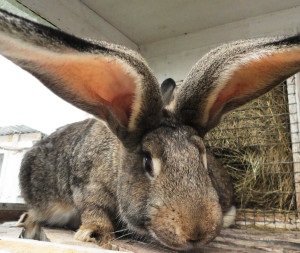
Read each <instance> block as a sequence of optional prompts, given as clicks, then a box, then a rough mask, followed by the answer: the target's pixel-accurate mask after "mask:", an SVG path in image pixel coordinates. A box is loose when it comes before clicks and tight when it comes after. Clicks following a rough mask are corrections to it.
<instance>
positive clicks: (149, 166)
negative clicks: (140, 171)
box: [143, 153, 154, 177]
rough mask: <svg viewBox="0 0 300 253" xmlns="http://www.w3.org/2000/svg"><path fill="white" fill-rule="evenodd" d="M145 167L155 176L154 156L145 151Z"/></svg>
mask: <svg viewBox="0 0 300 253" xmlns="http://www.w3.org/2000/svg"><path fill="white" fill-rule="evenodd" d="M143 167H144V170H145V171H146V172H147V173H148V174H149V175H150V176H151V177H154V171H153V161H152V157H151V155H150V154H149V153H145V154H144V157H143Z"/></svg>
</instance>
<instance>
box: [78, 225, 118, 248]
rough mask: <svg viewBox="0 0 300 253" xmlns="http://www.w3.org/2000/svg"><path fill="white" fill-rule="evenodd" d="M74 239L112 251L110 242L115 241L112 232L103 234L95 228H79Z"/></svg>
mask: <svg viewBox="0 0 300 253" xmlns="http://www.w3.org/2000/svg"><path fill="white" fill-rule="evenodd" d="M74 237H75V239H76V240H79V241H83V242H94V243H97V244H99V245H100V246H101V247H102V248H105V249H112V245H111V244H110V242H111V241H112V240H114V239H115V236H114V234H112V232H104V231H102V230H101V229H100V228H99V227H97V226H81V227H80V228H79V229H78V231H77V232H76V233H75V236H74Z"/></svg>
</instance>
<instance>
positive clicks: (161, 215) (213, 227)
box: [148, 203, 223, 250]
mask: <svg viewBox="0 0 300 253" xmlns="http://www.w3.org/2000/svg"><path fill="white" fill-rule="evenodd" d="M190 204H191V205H193V204H192V203H190ZM151 217H152V219H151V225H150V226H149V227H148V230H149V232H150V233H151V235H152V237H154V238H155V239H156V240H158V241H159V242H160V243H161V244H163V245H165V246H167V247H169V248H173V249H176V250H189V249H197V248H199V247H201V246H203V245H205V244H207V243H209V242H211V241H212V240H213V239H214V238H215V237H216V236H217V235H218V234H219V233H220V231H221V228H222V222H223V221H222V211H221V207H220V205H219V203H212V204H206V205H205V206H203V205H202V206H201V205H199V206H198V208H197V209H194V208H193V210H191V209H189V208H187V207H186V206H185V207H183V208H170V207H169V206H165V207H162V208H160V209H159V210H157V212H155V213H152V215H151Z"/></svg>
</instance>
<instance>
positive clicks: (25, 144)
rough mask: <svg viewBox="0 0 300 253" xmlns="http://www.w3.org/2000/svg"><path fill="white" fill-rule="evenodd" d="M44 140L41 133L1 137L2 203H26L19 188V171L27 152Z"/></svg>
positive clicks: (0, 171)
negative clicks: (2, 156) (36, 143)
mask: <svg viewBox="0 0 300 253" xmlns="http://www.w3.org/2000/svg"><path fill="white" fill-rule="evenodd" d="M41 138H42V134H41V133H28V134H11V135H6V136H0V154H4V158H3V163H2V166H1V168H0V203H24V200H23V198H22V197H21V194H20V188H19V171H20V165H21V161H22V159H23V156H24V154H25V152H26V151H27V150H28V149H29V148H30V147H32V145H33V144H34V143H35V142H37V141H39V140H40V139H41Z"/></svg>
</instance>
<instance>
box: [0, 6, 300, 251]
mask: <svg viewBox="0 0 300 253" xmlns="http://www.w3.org/2000/svg"><path fill="white" fill-rule="evenodd" d="M28 34H29V36H28ZM7 37H9V38H10V39H11V40H13V41H16V40H17V41H18V42H17V45H16V46H13V47H10V44H9V41H8V40H7ZM293 38H296V39H293ZM1 40H3V41H2V43H1V44H0V52H1V54H3V55H4V56H5V57H7V58H8V59H10V60H12V61H13V62H15V63H16V64H18V65H20V66H21V67H22V68H24V69H26V70H28V71H29V72H31V73H32V74H33V75H35V76H37V77H38V78H40V80H42V81H43V83H44V84H45V85H46V86H47V87H48V88H50V89H51V90H52V91H53V92H55V93H56V94H58V95H59V96H61V97H62V98H64V99H65V100H67V101H69V102H71V103H73V104H74V105H76V106H78V107H80V108H82V109H84V110H86V111H87V112H90V113H92V114H94V115H95V116H96V117H98V118H100V119H102V120H103V121H99V120H96V119H89V120H85V121H82V122H78V123H74V124H70V125H68V126H65V127H62V128H60V129H58V130H57V131H56V132H54V133H53V134H51V135H50V136H49V137H47V138H46V139H44V140H42V141H40V142H39V143H37V144H36V145H34V146H33V148H32V149H31V150H30V151H28V152H27V153H26V155H25V157H24V159H23V161H22V166H21V172H20V185H21V190H22V195H23V197H24V199H25V201H26V203H27V204H28V206H29V208H30V210H29V212H28V214H27V215H24V216H23V218H21V219H20V224H19V225H20V226H24V227H25V231H24V232H23V233H22V235H23V237H25V238H32V239H42V238H41V237H43V235H42V234H41V232H40V231H41V229H40V228H41V225H43V224H50V225H60V226H63V225H69V226H71V227H77V226H79V225H80V224H81V226H80V228H79V229H78V230H77V232H76V234H75V238H77V239H79V240H83V241H94V242H97V243H99V244H101V245H102V246H107V245H108V244H109V242H110V241H111V240H112V239H114V238H115V234H114V231H118V230H119V229H123V228H127V229H129V230H131V231H133V232H134V233H136V234H137V235H139V236H146V237H150V238H152V239H156V240H157V241H158V242H160V243H162V244H164V245H166V246H168V247H170V248H174V249H176V250H187V249H191V248H192V249H194V248H198V247H201V245H203V244H205V243H208V242H210V241H211V240H213V239H214V238H215V237H216V236H217V235H218V234H219V233H220V230H221V228H222V225H223V224H222V223H223V215H226V213H227V211H228V210H231V206H232V204H233V188H232V184H231V180H230V176H229V175H228V174H227V172H226V171H225V170H224V169H223V168H222V166H221V164H219V163H218V162H217V161H216V160H215V158H214V157H213V156H212V155H211V154H209V153H208V154H206V149H205V147H204V144H203V141H202V139H201V137H200V136H199V134H200V135H204V134H205V132H206V131H208V130H209V129H210V128H211V127H213V126H214V125H216V124H217V122H218V121H219V120H220V117H221V115H222V114H223V113H225V112H227V111H228V110H229V109H233V108H234V107H237V106H239V105H240V104H242V103H244V102H246V101H249V100H250V99H252V98H254V97H256V96H258V95H261V94H262V93H263V92H265V91H267V90H268V89H269V88H271V87H272V86H274V85H275V83H276V84H277V83H278V82H279V81H281V80H282V78H285V77H287V76H288V75H290V74H292V73H294V72H295V70H296V69H297V70H299V69H300V64H299V59H298V60H297V61H296V62H293V63H292V64H291V65H289V68H286V69H283V72H282V73H276V74H275V77H274V78H273V79H272V82H271V84H267V85H264V84H262V87H259V88H258V90H253V91H252V92H250V93H249V94H248V93H247V94H246V97H243V98H242V99H241V98H240V97H238V98H237V100H235V98H234V99H233V100H232V101H229V105H225V106H224V107H222V108H221V109H222V110H221V111H220V112H219V111H218V113H219V114H218V115H217V116H216V117H213V118H212V119H209V121H208V122H205V124H203V122H204V120H203V119H202V118H201V117H202V114H203V111H202V110H204V107H205V106H206V104H207V101H208V98H209V96H210V94H211V93H212V92H213V91H214V90H215V89H217V88H218V80H220V78H221V77H222V73H223V72H224V71H225V70H226V68H227V67H228V66H229V67H231V66H232V65H233V64H236V63H239V62H240V61H241V60H242V59H243V57H244V56H248V55H252V54H254V53H260V52H261V50H263V51H264V50H265V49H266V50H267V51H268V50H269V51H272V52H275V53H276V52H277V51H280V50H282V48H287V47H288V48H290V47H292V46H295V45H296V44H297V45H299V38H298V37H292V39H290V40H289V39H287V40H286V39H278V38H276V39H274V38H272V39H261V40H250V41H240V42H235V43H232V44H228V45H225V46H222V47H220V48H218V49H216V50H213V51H212V52H210V53H209V54H208V55H206V56H204V58H203V59H202V60H200V61H199V62H198V63H197V64H196V66H195V67H194V68H193V69H192V71H191V73H190V74H189V75H188V77H187V79H186V81H185V83H184V85H183V86H181V87H180V88H179V89H178V90H176V93H175V96H174V91H175V86H171V89H170V90H169V89H167V90H168V92H169V94H168V96H162V94H161V92H160V89H159V86H158V83H157V80H156V79H155V77H154V76H153V74H152V72H151V70H150V69H149V68H148V66H147V64H146V63H145V61H144V60H143V59H142V57H141V56H139V55H138V54H137V53H135V52H133V51H131V50H127V49H125V48H123V47H121V46H116V45H112V44H109V43H105V42H91V41H88V40H82V39H78V38H75V37H73V36H70V35H67V34H64V33H62V32H59V31H56V30H53V29H51V28H47V27H44V26H41V25H38V24H35V23H32V22H30V21H27V20H25V19H22V18H19V17H16V16H14V15H12V14H9V13H7V12H5V11H1V12H0V41H1ZM23 45H24V48H25V49H24V50H28V48H27V47H29V49H30V50H28V52H32V53H34V52H35V50H44V51H47V52H48V51H49V52H59V53H60V54H73V55H81V56H82V55H83V56H85V55H88V54H89V55H90V54H93V55H95V57H96V56H97V57H98V56H99V59H102V58H101V57H105V56H110V57H111V58H112V59H118V60H121V66H122V67H124V63H126V64H125V65H126V66H130V69H129V70H126V71H129V72H130V73H131V72H134V75H136V76H138V77H139V78H140V79H134V80H139V82H141V83H138V85H141V87H140V91H139V90H135V94H134V95H135V96H134V97H133V98H132V100H130V101H133V104H134V103H136V105H137V108H138V109H136V112H138V113H137V114H134V113H132V111H131V114H130V115H129V123H128V122H127V121H126V120H125V121H122V120H121V118H119V117H118V114H117V113H116V111H112V108H111V107H110V106H113V105H111V104H107V103H105V101H104V102H103V100H102V99H100V100H99V103H91V102H90V100H86V99H85V98H84V97H82V96H81V93H80V92H76V91H77V90H76V89H75V88H74V89H75V92H74V91H73V90H72V89H70V88H68V86H66V83H65V81H64V80H57V78H56V77H55V76H53V75H51V73H49V71H48V69H47V67H45V66H43V64H40V63H39V62H36V61H34V59H32V57H31V55H29V54H27V55H26V54H23V55H18V54H17V53H15V50H19V49H18V47H21V49H22V47H23ZM32 46H33V47H34V49H32V48H31V47H32ZM298 48H299V46H298ZM22 50H23V49H22ZM269 51H268V52H269ZM17 52H19V51H17ZM20 53H21V54H22V51H20ZM49 57H51V55H50V56H49ZM97 59H98V58H97ZM43 60H45V59H43ZM47 60H48V59H46V60H45V61H46V63H47ZM54 60H55V59H54ZM116 62H117V63H118V61H116ZM38 64H40V65H41V66H39V65H38ZM47 71H48V72H47ZM122 73H123V72H122ZM99 78H100V77H99ZM105 81H106V80H105ZM82 86H84V84H82ZM81 88H82V87H79V91H80V89H81ZM99 89H101V86H100V87H99ZM164 91H165V90H164ZM163 93H164V94H165V92H163ZM172 98H174V99H172ZM130 105H131V106H132V104H130ZM138 106H140V107H138ZM132 107H133V106H132ZM132 107H131V108H130V109H132ZM119 109H122V108H119ZM132 110H133V109H132ZM210 120H211V121H210ZM124 122H125V123H124ZM151 158H152V160H151ZM225 217H226V216H225Z"/></svg>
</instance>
